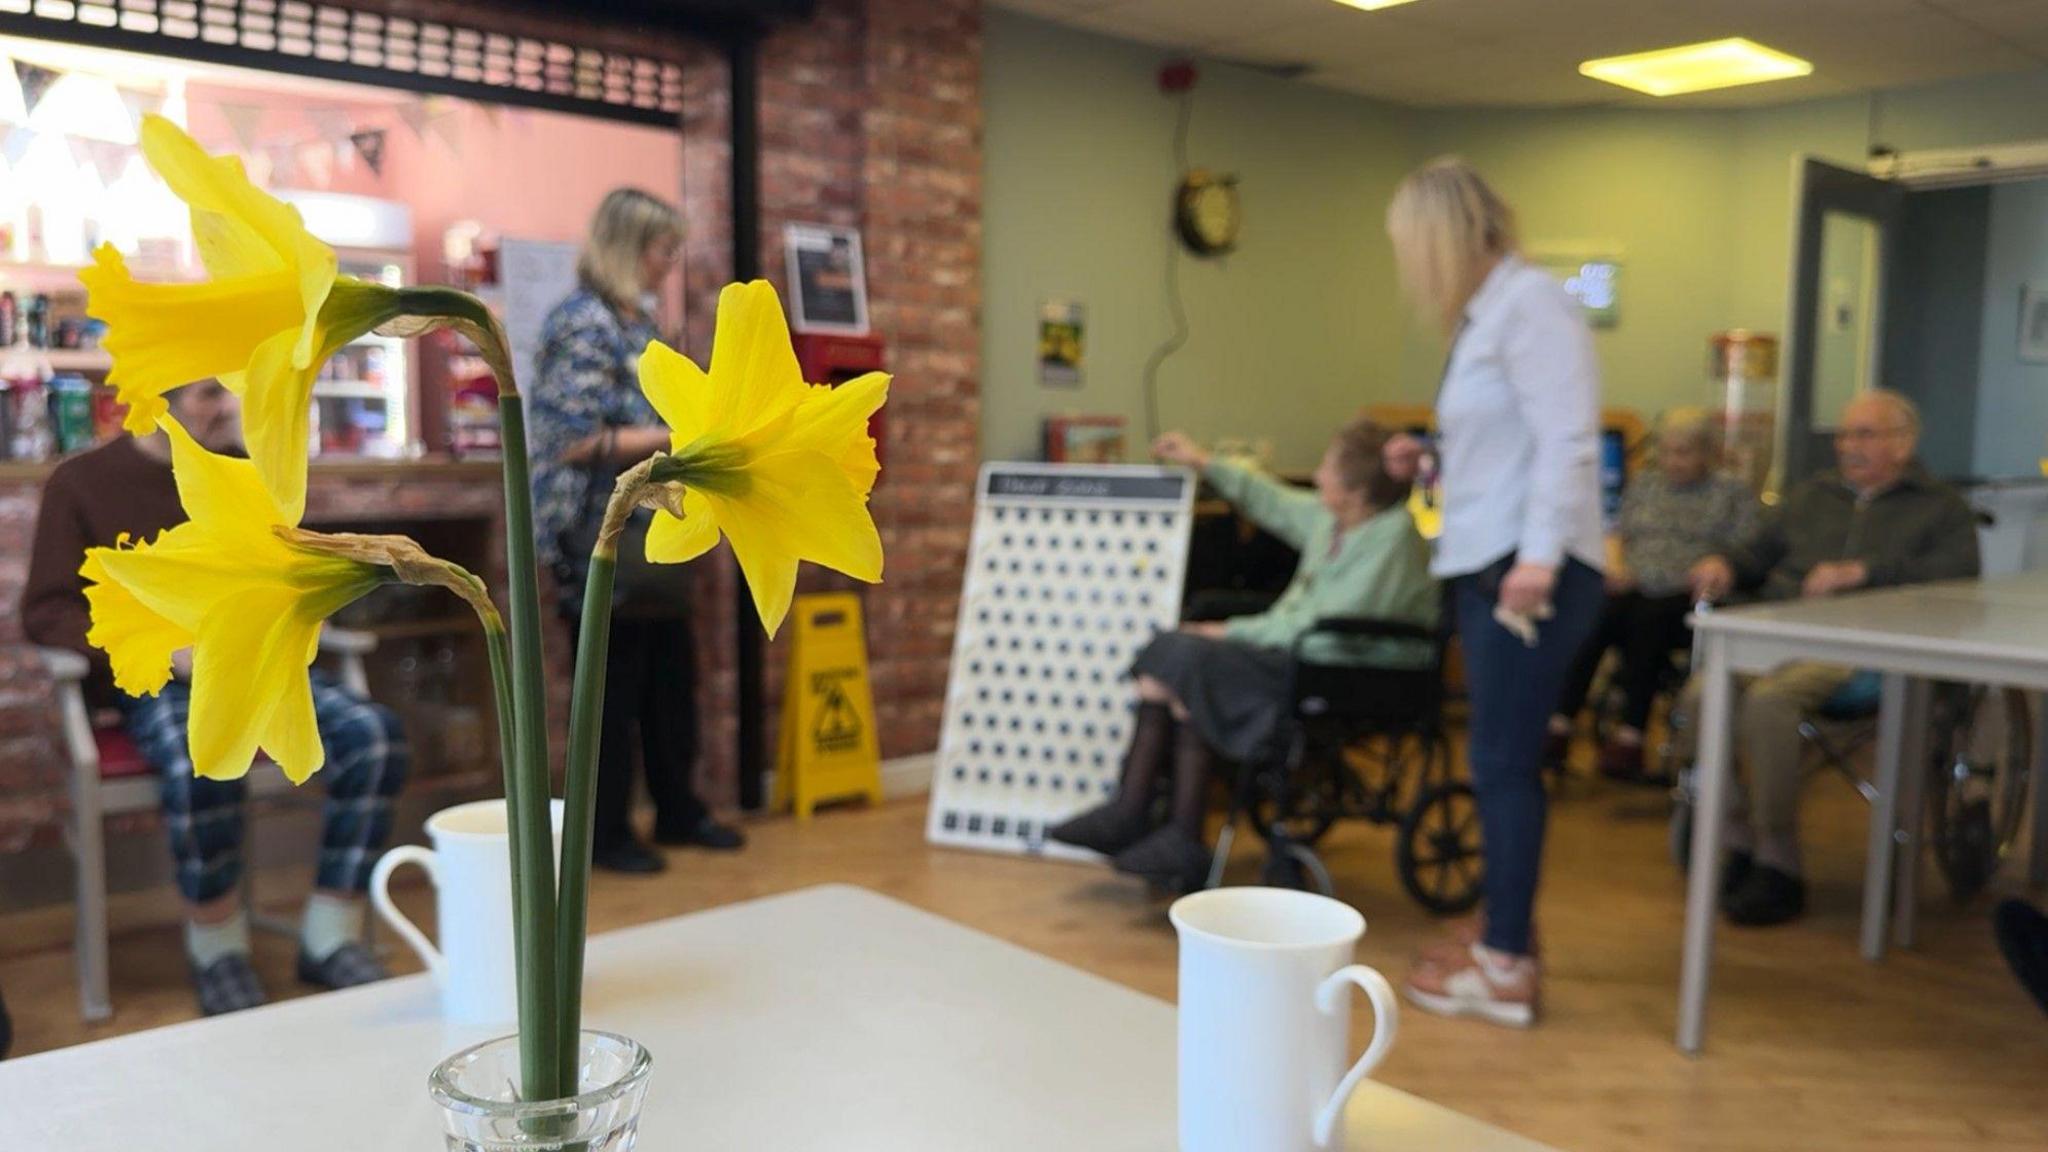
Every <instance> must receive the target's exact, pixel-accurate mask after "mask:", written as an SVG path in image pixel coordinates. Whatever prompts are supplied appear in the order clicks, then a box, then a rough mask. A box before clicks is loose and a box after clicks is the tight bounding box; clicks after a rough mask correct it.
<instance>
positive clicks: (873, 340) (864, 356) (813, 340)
mask: <svg viewBox="0 0 2048 1152" xmlns="http://www.w3.org/2000/svg"><path fill="white" fill-rule="evenodd" d="M795 342H796V362H797V366H798V367H799V368H801V369H803V374H804V380H805V381H806V382H807V383H811V384H831V385H835V386H836V385H839V384H844V383H845V382H846V381H848V380H851V379H853V378H854V377H856V376H859V375H862V374H863V373H867V372H880V371H881V370H882V361H883V359H884V356H883V348H882V340H881V338H880V337H878V336H843V335H839V334H837V333H832V332H799V333H797V334H796V336H795ZM883 411H885V409H877V410H876V411H875V414H874V415H873V416H870V417H868V435H870V436H872V437H874V438H875V459H876V460H877V461H881V462H883V463H884V464H886V461H882V445H883V444H884V443H885V441H884V440H883V439H882V427H883V424H882V413H883ZM884 474H886V469H885V473H884ZM875 482H876V483H878V484H879V483H881V477H880V476H877V477H876V478H875Z"/></svg>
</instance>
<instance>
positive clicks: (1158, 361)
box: [1144, 66, 1195, 445]
mask: <svg viewBox="0 0 2048 1152" xmlns="http://www.w3.org/2000/svg"><path fill="white" fill-rule="evenodd" d="M1171 70H1172V66H1169V68H1168V71H1167V72H1163V73H1162V74H1161V77H1160V81H1161V86H1162V87H1165V88H1167V89H1168V90H1169V91H1170V92H1172V93H1173V96H1174V99H1176V100H1177V101H1179V104H1180V108H1179V110H1178V112H1177V114H1176V118H1175V121H1174V128H1173V167H1174V175H1175V176H1176V177H1177V178H1178V177H1184V176H1186V175H1187V171H1188V122H1189V120H1190V119H1191V118H1192V117H1193V116H1194V110H1195V93H1194V87H1193V75H1192V69H1190V70H1189V74H1188V78H1187V82H1186V84H1185V85H1184V86H1181V87H1178V88H1174V87H1172V82H1171V81H1170V80H1169V79H1168V76H1169V74H1170V73H1171ZM1180 248H1181V246H1180V245H1179V244H1178V243H1171V242H1170V243H1168V244H1167V246H1166V307H1167V310H1168V311H1169V312H1170V313H1171V314H1172V316H1173V334H1172V335H1170V336H1168V337H1167V338H1166V340H1165V341H1164V342H1162V343H1161V344H1160V345H1159V347H1157V348H1154V349H1153V350H1152V354H1151V355H1150V356H1148V357H1146V358H1145V374H1144V393H1145V443H1146V444H1148V445H1149V444H1151V443H1152V441H1154V440H1156V439H1158V438H1159V429H1160V423H1159V368H1160V365H1162V364H1165V363H1166V360H1167V358H1168V357H1170V356H1172V355H1173V354H1174V353H1175V352H1178V351H1180V349H1181V346H1182V345H1184V344H1186V343H1187V342H1188V313H1187V307H1186V305H1185V304H1184V303H1183V302H1182V300H1181V295H1180V261H1181V253H1180Z"/></svg>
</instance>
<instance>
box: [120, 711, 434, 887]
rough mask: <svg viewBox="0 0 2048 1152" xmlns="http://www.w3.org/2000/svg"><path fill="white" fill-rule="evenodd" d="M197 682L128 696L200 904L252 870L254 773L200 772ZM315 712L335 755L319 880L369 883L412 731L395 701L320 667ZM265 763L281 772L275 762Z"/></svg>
mask: <svg viewBox="0 0 2048 1152" xmlns="http://www.w3.org/2000/svg"><path fill="white" fill-rule="evenodd" d="M191 706H192V686H191V685H189V684H186V683H185V682H184V681H182V680H173V681H171V682H170V683H168V684H166V685H164V687H163V690H162V691H161V692H158V693H157V694H156V695H154V696H145V697H140V698H129V699H125V700H123V701H122V707H123V710H124V711H125V712H126V714H127V721H128V735H129V737H130V738H131V739H133V740H134V741H135V746H136V748H137V749H138V750H139V751H141V753H142V756H143V758H144V759H145V760H148V761H149V764H150V767H152V768H154V769H156V773H157V779H158V782H159V784H160V785H161V786H162V794H163V811H164V827H165V830H166V831H168V832H169V833H170V837H171V857H172V859H173V860H174V861H175V862H176V864H177V867H178V891H180V892H181V893H183V894H184V896H185V899H187V900H189V901H191V902H192V903H194V904H204V903H206V902H207V901H209V900H216V899H219V898H220V897H222V896H225V895H227V894H228V893H230V892H233V891H234V890H235V886H236V885H237V884H238V883H240V882H241V879H242V810H243V808H244V807H245V803H244V802H245V801H246V800H247V798H248V794H249V785H248V781H246V780H207V779H203V778H201V777H198V776H195V775H193V774H192V758H191V755H190V753H189V752H187V750H186V749H187V736H186V728H185V720H186V716H187V715H188V714H189V713H190V711H191ZM313 720H314V723H315V724H316V725H317V726H318V727H319V729H320V743H321V744H322V745H323V746H324V747H325V748H326V750H327V763H326V765H325V766H324V767H322V768H321V769H320V771H319V772H318V773H317V774H316V775H315V776H314V779H316V780H318V781H320V782H321V783H322V784H325V785H326V786H327V803H326V806H325V808H324V810H323V812H322V819H321V831H320V860H319V865H318V868H317V870H316V871H315V874H314V879H313V884H314V887H316V888H324V889H328V890H330V891H335V892H361V891H362V890H363V889H364V888H366V887H368V885H369V882H370V870H371V869H372V868H373V867H375V866H376V863H377V857H378V856H379V855H381V854H382V853H383V851H384V842H385V841H386V840H387V839H389V838H390V836H391V806H392V800H393V798H394V797H396V796H397V795H398V790H399V789H400V788H401V787H403V786H404V784H405V777H406V770H407V767H408V761H407V756H406V745H405V735H404V733H403V732H401V731H400V729H399V726H398V717H397V716H396V715H395V714H394V713H393V712H392V711H391V709H389V708H386V707H384V706H383V705H381V704H373V703H371V702H370V701H368V700H364V699H362V698H360V697H358V696H356V695H354V694H353V693H351V692H349V691H348V690H347V689H345V688H343V687H342V686H341V685H340V684H339V683H337V682H336V681H335V680H334V679H333V678H332V677H330V676H328V675H326V674H325V673H322V672H319V671H315V672H314V673H313ZM265 771H271V772H275V771H277V769H275V768H266V769H265Z"/></svg>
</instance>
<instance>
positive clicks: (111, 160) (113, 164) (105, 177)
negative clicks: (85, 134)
mask: <svg viewBox="0 0 2048 1152" xmlns="http://www.w3.org/2000/svg"><path fill="white" fill-rule="evenodd" d="M86 151H87V152H88V153H89V154H90V155H91V157H92V167H93V171H95V172H98V173H99V174H100V181H101V183H104V184H107V185H112V184H113V183H114V181H116V180H119V179H120V178H121V172H122V170H123V169H125V168H126V167H127V166H128V156H129V153H130V151H131V149H129V148H128V146H127V145H125V144H112V143H109V142H107V141H105V140H94V141H92V142H91V143H90V144H88V145H87V147H86Z"/></svg>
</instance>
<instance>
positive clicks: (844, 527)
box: [706, 452, 882, 636]
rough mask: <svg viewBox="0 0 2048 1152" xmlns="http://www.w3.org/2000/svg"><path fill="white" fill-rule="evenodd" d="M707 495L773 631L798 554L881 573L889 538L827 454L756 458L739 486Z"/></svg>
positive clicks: (869, 577)
mask: <svg viewBox="0 0 2048 1152" xmlns="http://www.w3.org/2000/svg"><path fill="white" fill-rule="evenodd" d="M706 501H707V503H708V504H709V505H710V507H711V510H712V514H713V516H714V517H715V518H716V520H717V522H718V526H719V527H720V528H721V529H723V530H724V532H725V536H726V539H728V540H730V541H732V550H733V555H734V556H735V557H737V558H738V559H739V562H740V570H741V571H742V572H743V573H745V575H746V578H747V587H748V589H749V591H750V592H751V593H752V594H753V597H754V607H755V609H756V610H757V611H759V612H760V614H761V622H762V623H763V624H765V625H766V626H767V628H768V634H769V635H770V636H773V635H774V634H775V630H776V628H777V627H779V626H780V625H781V623H782V618H783V616H784V615H786V614H787V613H788V611H789V602H790V596H791V595H792V593H793V592H794V591H795V587H796V569H797V562H798V561H799V560H809V561H811V562H812V563H815V564H822V565H824V566H825V567H827V568H832V569H835V570H837V571H840V572H844V573H846V574H847V575H848V576H851V577H853V578H854V579H856V580H865V581H867V582H868V583H871V584H872V583H874V582H876V581H878V580H880V579H881V578H882V540H881V536H880V535H879V534H878V533H877V532H876V531H875V522H874V520H873V519H872V518H871V517H870V516H869V515H868V509H867V501H866V499H865V498H864V497H863V496H862V495H861V494H860V493H859V492H858V491H856V490H855V488H854V486H853V483H852V482H851V481H850V480H848V479H847V477H846V476H845V474H844V473H842V472H840V471H839V468H838V465H836V464H835V463H833V461H832V460H830V459H829V458H827V457H826V456H825V455H824V454H822V453H818V452H782V453H776V454H773V455H769V456H764V457H759V458H756V459H754V460H751V461H749V462H748V463H747V466H746V469H745V479H744V482H743V483H742V484H740V485H738V486H737V489H736V490H734V491H732V492H729V493H728V492H721V491H715V490H714V491H708V492H707V493H706Z"/></svg>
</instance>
